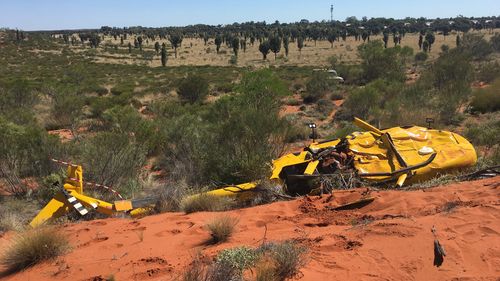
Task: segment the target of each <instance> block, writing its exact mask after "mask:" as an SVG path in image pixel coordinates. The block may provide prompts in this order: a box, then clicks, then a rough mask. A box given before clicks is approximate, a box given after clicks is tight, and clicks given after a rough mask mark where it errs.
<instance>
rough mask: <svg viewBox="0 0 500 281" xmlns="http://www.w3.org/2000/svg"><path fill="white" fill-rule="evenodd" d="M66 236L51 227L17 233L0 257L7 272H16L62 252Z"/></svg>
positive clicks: (66, 243) (65, 245) (64, 250)
mask: <svg viewBox="0 0 500 281" xmlns="http://www.w3.org/2000/svg"><path fill="white" fill-rule="evenodd" d="M68 249H69V242H68V240H67V238H66V237H65V236H64V235H62V234H61V233H60V232H58V231H57V230H55V229H54V228H51V227H41V228H36V229H33V230H29V231H26V232H23V233H21V234H19V236H18V237H16V238H15V239H14V241H13V242H12V244H11V245H10V246H8V247H7V249H6V250H5V252H4V254H3V255H2V256H1V258H0V264H1V265H2V266H4V267H5V268H6V269H7V271H8V272H16V271H20V270H23V269H25V268H28V267H30V266H33V265H35V264H37V263H40V262H42V261H45V260H49V259H52V258H55V257H57V256H59V255H62V254H64V253H65V252H66V251H67V250H68Z"/></svg>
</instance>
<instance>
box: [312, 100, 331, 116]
mask: <svg viewBox="0 0 500 281" xmlns="http://www.w3.org/2000/svg"><path fill="white" fill-rule="evenodd" d="M333 107H334V105H333V103H332V102H331V101H329V100H325V99H321V100H318V102H317V103H316V111H317V112H319V113H321V117H320V119H321V120H324V119H326V117H328V115H330V113H331V112H332V110H333Z"/></svg>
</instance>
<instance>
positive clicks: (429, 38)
mask: <svg viewBox="0 0 500 281" xmlns="http://www.w3.org/2000/svg"><path fill="white" fill-rule="evenodd" d="M425 41H427V43H429V52H430V51H431V49H432V44H434V41H436V37H435V36H434V33H433V32H432V31H429V32H427V34H426V35H425Z"/></svg>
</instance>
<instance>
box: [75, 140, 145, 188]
mask: <svg viewBox="0 0 500 281" xmlns="http://www.w3.org/2000/svg"><path fill="white" fill-rule="evenodd" d="M81 147H82V148H81V151H80V156H79V157H78V158H79V159H81V160H80V161H78V162H79V163H81V164H82V166H83V167H85V177H86V179H87V180H88V181H91V182H96V183H100V184H104V185H110V186H114V187H115V188H116V189H117V190H118V191H120V192H121V193H123V195H125V196H129V195H132V194H133V193H134V192H136V191H137V189H138V188H139V186H138V183H137V182H138V177H139V173H140V170H141V168H142V166H143V165H144V163H145V160H146V149H145V147H144V146H143V145H142V144H140V143H138V142H137V140H136V139H134V138H133V137H131V136H129V135H127V134H124V133H117V132H101V133H97V134H96V135H95V136H93V137H90V138H87V139H85V140H84V141H83V143H82V145H81Z"/></svg>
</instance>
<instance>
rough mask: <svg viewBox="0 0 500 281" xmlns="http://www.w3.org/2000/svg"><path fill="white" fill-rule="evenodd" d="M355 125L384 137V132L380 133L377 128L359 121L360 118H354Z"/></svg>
mask: <svg viewBox="0 0 500 281" xmlns="http://www.w3.org/2000/svg"><path fill="white" fill-rule="evenodd" d="M353 123H354V125H356V126H358V128H361V129H364V130H367V131H369V132H372V133H374V134H376V135H378V136H380V135H382V131H380V130H379V129H378V128H377V127H374V126H372V125H370V124H368V123H367V122H365V121H363V120H361V119H359V118H358V117H354V122H353Z"/></svg>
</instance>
